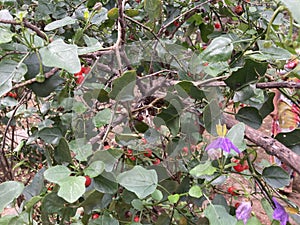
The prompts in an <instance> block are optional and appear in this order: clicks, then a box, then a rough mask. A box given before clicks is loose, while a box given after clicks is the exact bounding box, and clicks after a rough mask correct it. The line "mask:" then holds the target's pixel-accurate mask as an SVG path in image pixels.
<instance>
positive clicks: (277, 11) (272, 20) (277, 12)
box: [265, 6, 285, 40]
mask: <svg viewBox="0 0 300 225" xmlns="http://www.w3.org/2000/svg"><path fill="white" fill-rule="evenodd" d="M283 10H285V7H284V6H279V7H278V8H277V9H276V10H275V12H274V14H273V15H272V17H271V19H270V22H269V23H268V27H267V32H266V38H265V40H269V39H270V32H271V27H272V24H273V22H274V20H275V19H276V17H277V15H278V14H279V13H280V12H281V11H283Z"/></svg>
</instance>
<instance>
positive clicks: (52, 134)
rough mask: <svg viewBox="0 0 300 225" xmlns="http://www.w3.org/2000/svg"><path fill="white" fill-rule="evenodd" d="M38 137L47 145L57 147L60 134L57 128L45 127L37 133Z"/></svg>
mask: <svg viewBox="0 0 300 225" xmlns="http://www.w3.org/2000/svg"><path fill="white" fill-rule="evenodd" d="M39 137H40V138H41V139H43V140H44V141H45V142H46V143H48V144H53V145H58V143H59V141H60V139H61V138H62V133H61V130H60V129H59V128H58V127H51V128H50V127H46V128H43V129H42V130H40V131H39Z"/></svg>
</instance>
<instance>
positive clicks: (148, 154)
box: [144, 148, 152, 158]
mask: <svg viewBox="0 0 300 225" xmlns="http://www.w3.org/2000/svg"><path fill="white" fill-rule="evenodd" d="M144 156H146V157H149V158H150V157H151V156H152V150H151V149H149V148H147V149H146V152H145V153H144Z"/></svg>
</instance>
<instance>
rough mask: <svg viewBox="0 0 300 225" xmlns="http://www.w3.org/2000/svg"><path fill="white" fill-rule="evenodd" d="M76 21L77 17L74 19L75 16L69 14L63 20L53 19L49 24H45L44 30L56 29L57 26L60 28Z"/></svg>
mask: <svg viewBox="0 0 300 225" xmlns="http://www.w3.org/2000/svg"><path fill="white" fill-rule="evenodd" d="M76 21H77V20H76V19H73V18H71V17H69V16H67V17H65V18H63V19H61V20H56V21H53V22H52V23H49V24H47V25H46V26H45V28H44V30H45V31H51V30H55V29H57V28H60V27H63V26H66V25H71V24H74V23H75V22H76Z"/></svg>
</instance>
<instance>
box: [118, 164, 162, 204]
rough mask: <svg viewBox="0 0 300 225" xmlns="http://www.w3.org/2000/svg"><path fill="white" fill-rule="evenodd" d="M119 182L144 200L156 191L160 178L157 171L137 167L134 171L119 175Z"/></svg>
mask: <svg viewBox="0 0 300 225" xmlns="http://www.w3.org/2000/svg"><path fill="white" fill-rule="evenodd" d="M117 181H118V183H119V184H120V185H122V186H123V187H125V188H126V189H127V190H128V191H132V192H134V193H135V194H136V195H137V196H138V197H139V198H140V199H142V198H145V197H147V196H148V195H150V194H152V193H153V192H154V191H155V189H156V187H157V182H158V177H157V174H156V171H155V170H146V169H145V168H143V167H141V166H135V167H134V168H133V169H131V170H129V171H126V172H123V173H121V174H119V175H118V177H117Z"/></svg>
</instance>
